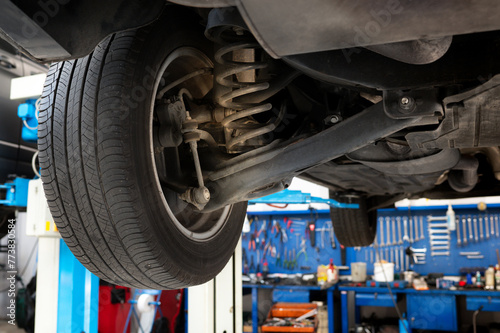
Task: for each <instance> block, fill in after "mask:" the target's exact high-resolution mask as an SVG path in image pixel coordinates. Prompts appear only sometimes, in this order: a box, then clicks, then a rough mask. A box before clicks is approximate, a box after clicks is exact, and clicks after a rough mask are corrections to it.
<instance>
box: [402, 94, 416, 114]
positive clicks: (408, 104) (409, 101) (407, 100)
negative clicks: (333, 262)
mask: <svg viewBox="0 0 500 333" xmlns="http://www.w3.org/2000/svg"><path fill="white" fill-rule="evenodd" d="M414 106H415V100H414V99H413V98H411V97H407V96H404V97H401V99H400V100H399V108H400V109H402V110H403V111H408V112H411V111H412V110H413V108H414Z"/></svg>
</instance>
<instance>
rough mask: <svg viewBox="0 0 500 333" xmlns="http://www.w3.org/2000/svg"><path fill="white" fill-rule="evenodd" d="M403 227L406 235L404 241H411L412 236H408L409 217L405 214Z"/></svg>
mask: <svg viewBox="0 0 500 333" xmlns="http://www.w3.org/2000/svg"><path fill="white" fill-rule="evenodd" d="M403 228H404V230H403V231H404V236H403V241H407V242H409V241H410V238H409V237H408V218H407V217H406V216H405V217H403Z"/></svg>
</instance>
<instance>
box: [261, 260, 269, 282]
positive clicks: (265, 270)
mask: <svg viewBox="0 0 500 333" xmlns="http://www.w3.org/2000/svg"><path fill="white" fill-rule="evenodd" d="M267 274H269V264H268V263H267V260H266V261H264V264H263V265H262V277H263V278H264V279H267Z"/></svg>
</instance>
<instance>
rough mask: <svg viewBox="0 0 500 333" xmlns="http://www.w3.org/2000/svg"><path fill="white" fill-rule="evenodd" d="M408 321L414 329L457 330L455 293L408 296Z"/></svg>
mask: <svg viewBox="0 0 500 333" xmlns="http://www.w3.org/2000/svg"><path fill="white" fill-rule="evenodd" d="M406 307H407V312H408V322H409V324H410V327H411V328H412V329H422V330H439V331H454V332H455V331H457V326H458V325H457V306H456V301H455V296H454V295H444V294H433V295H412V294H409V295H407V296H406Z"/></svg>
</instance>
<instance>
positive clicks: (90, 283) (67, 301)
mask: <svg viewBox="0 0 500 333" xmlns="http://www.w3.org/2000/svg"><path fill="white" fill-rule="evenodd" d="M26 234H27V235H28V236H35V237H38V264H37V281H36V290H37V296H36V305H35V332H46V333H56V332H85V333H97V319H98V317H97V314H98V306H99V305H98V304H99V279H98V278H97V277H96V276H95V275H93V274H92V273H90V271H88V270H87V269H86V268H85V267H84V266H83V265H82V264H81V263H80V262H79V261H78V260H77V259H76V258H75V256H74V255H73V254H72V253H71V251H70V250H69V248H68V246H67V245H66V243H64V241H63V240H62V239H61V236H60V235H59V232H58V231H57V228H56V225H55V224H54V220H53V219H52V216H51V215H50V212H49V209H48V205H47V200H46V199H45V195H44V193H43V188H42V182H41V180H40V179H35V180H32V181H30V184H29V189H28V206H27V226H26Z"/></svg>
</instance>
